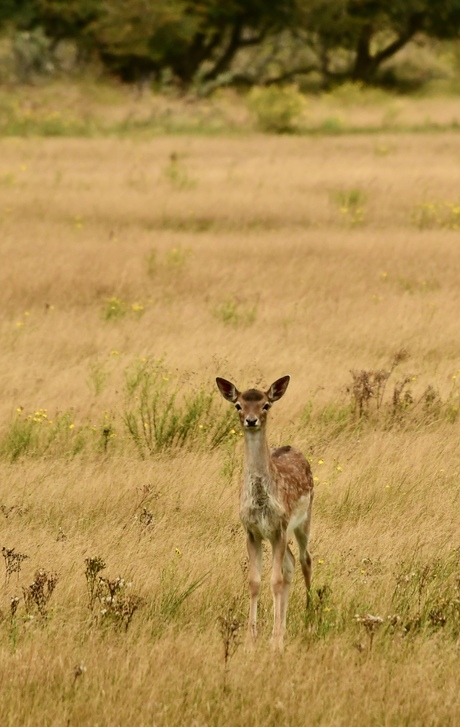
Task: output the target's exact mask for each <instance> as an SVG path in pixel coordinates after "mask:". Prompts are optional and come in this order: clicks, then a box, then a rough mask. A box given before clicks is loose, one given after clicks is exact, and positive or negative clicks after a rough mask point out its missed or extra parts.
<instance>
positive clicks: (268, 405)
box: [262, 401, 271, 411]
mask: <svg viewBox="0 0 460 727" xmlns="http://www.w3.org/2000/svg"><path fill="white" fill-rule="evenodd" d="M270 406H271V404H269V403H268V401H267V403H266V404H264V405H263V407H262V409H263V410H264V411H268V410H269V409H270Z"/></svg>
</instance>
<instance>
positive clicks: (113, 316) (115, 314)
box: [102, 296, 144, 321]
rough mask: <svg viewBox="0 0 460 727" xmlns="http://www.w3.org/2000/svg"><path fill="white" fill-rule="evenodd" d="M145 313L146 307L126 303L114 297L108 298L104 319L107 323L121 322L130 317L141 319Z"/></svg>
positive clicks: (103, 314) (103, 313)
mask: <svg viewBox="0 0 460 727" xmlns="http://www.w3.org/2000/svg"><path fill="white" fill-rule="evenodd" d="M143 313H144V306H143V305H141V304H140V303H126V301H124V300H121V299H120V298H117V297H116V296H113V297H112V298H107V300H106V301H105V306H104V309H103V312H102V317H103V318H104V320H106V321H111V320H119V319H120V318H125V317H126V316H128V315H130V316H132V317H134V318H140V317H141V316H142V315H143Z"/></svg>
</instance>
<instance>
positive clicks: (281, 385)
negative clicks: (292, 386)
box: [267, 376, 291, 402]
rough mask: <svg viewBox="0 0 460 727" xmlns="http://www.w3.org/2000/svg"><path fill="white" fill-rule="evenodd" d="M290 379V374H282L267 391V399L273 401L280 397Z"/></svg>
mask: <svg viewBox="0 0 460 727" xmlns="http://www.w3.org/2000/svg"><path fill="white" fill-rule="evenodd" d="M290 380H291V377H290V376H282V377H281V378H280V379H277V380H276V381H275V382H274V383H273V384H272V385H271V386H270V388H269V390H268V391H267V396H268V401H270V402H274V401H278V399H281V397H282V396H284V394H285V393H286V389H287V387H288V385H289V382H290Z"/></svg>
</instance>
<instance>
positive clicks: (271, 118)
mask: <svg viewBox="0 0 460 727" xmlns="http://www.w3.org/2000/svg"><path fill="white" fill-rule="evenodd" d="M248 106H249V109H250V111H252V113H253V114H254V116H255V118H256V122H257V126H258V128H259V129H260V130H261V131H266V132H269V133H275V134H285V133H290V132H293V131H295V130H296V129H297V128H298V124H299V121H300V116H301V114H302V111H303V110H304V107H305V99H304V97H303V95H302V94H301V93H300V92H299V91H298V90H297V89H296V88H295V87H294V86H285V87H281V88H280V87H278V86H275V85H273V86H268V87H267V88H253V89H252V91H251V92H250V93H249V95H248Z"/></svg>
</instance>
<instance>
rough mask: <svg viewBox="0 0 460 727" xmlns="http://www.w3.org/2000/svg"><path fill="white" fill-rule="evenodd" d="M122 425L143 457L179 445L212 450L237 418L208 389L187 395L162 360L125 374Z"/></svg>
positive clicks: (139, 364) (142, 362) (144, 362)
mask: <svg viewBox="0 0 460 727" xmlns="http://www.w3.org/2000/svg"><path fill="white" fill-rule="evenodd" d="M125 381H126V387H125V389H126V403H125V407H124V411H123V415H122V418H123V423H124V425H125V428H126V431H127V432H128V434H129V436H130V437H131V439H132V441H133V442H134V444H135V445H136V447H137V449H138V452H139V454H140V455H141V457H145V456H146V455H149V454H154V453H155V452H161V451H164V450H168V449H175V448H178V447H198V448H200V447H207V448H213V447H216V446H218V445H219V444H221V442H224V441H226V440H227V439H228V437H230V436H231V430H232V429H233V428H234V423H235V419H234V416H231V414H229V412H228V410H227V409H225V410H222V408H221V407H219V406H216V404H215V395H214V392H213V391H212V393H209V392H208V391H207V390H205V389H203V388H199V389H196V390H190V388H189V389H188V391H187V393H185V394H184V393H182V392H181V391H180V389H179V385H178V383H177V382H176V383H174V382H173V381H171V379H170V373H169V372H165V371H164V368H163V366H162V364H161V362H158V363H152V362H150V361H148V360H139V361H137V362H136V363H135V364H134V365H133V366H131V367H130V368H129V369H127V370H126V372H125Z"/></svg>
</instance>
